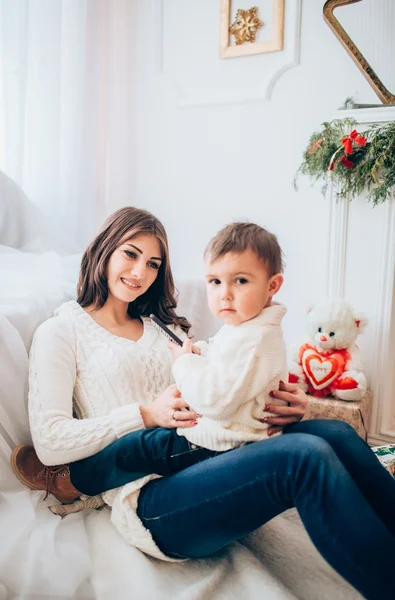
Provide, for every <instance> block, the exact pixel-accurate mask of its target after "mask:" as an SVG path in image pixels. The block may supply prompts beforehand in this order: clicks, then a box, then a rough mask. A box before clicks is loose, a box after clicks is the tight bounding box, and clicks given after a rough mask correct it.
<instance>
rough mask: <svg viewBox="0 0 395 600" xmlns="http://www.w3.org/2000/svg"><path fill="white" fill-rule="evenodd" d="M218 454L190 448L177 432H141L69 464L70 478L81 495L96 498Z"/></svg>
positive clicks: (173, 471) (191, 445) (149, 430)
mask: <svg viewBox="0 0 395 600" xmlns="http://www.w3.org/2000/svg"><path fill="white" fill-rule="evenodd" d="M217 454H218V452H214V451H212V450H207V449H206V448H201V447H200V446H195V444H191V443H190V442H188V440H187V439H186V438H185V437H184V436H180V435H177V430H176V429H165V428H163V427H156V428H155V429H140V430H138V431H132V432H131V433H128V434H126V435H124V436H123V437H121V438H119V439H118V440H116V441H115V442H113V443H112V444H110V445H109V446H107V447H106V448H104V449H103V450H100V452H98V453H97V454H94V455H93V456H90V457H88V458H84V459H82V460H78V461H76V462H73V463H71V464H70V478H71V481H72V483H73V485H74V487H76V488H77V490H79V491H80V492H82V493H83V494H87V495H88V496H95V495H96V494H101V493H102V492H106V491H107V490H112V489H114V488H117V487H120V486H122V485H125V483H129V482H131V481H135V480H136V479H140V477H144V476H145V475H151V474H152V473H157V474H158V475H163V476H166V475H172V474H174V473H178V471H181V470H183V469H186V468H187V467H190V466H192V465H194V464H196V463H198V462H200V461H202V460H205V459H207V458H211V457H213V456H216V455H217Z"/></svg>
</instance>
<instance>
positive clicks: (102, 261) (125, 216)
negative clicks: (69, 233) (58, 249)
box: [77, 206, 191, 333]
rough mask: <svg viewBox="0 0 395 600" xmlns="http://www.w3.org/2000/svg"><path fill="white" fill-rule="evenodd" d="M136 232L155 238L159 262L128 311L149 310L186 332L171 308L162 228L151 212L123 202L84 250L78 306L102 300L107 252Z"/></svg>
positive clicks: (137, 314)
mask: <svg viewBox="0 0 395 600" xmlns="http://www.w3.org/2000/svg"><path fill="white" fill-rule="evenodd" d="M140 234H150V235H154V236H155V237H156V238H157V240H158V242H159V245H160V249H161V253H162V264H161V266H160V268H159V272H158V276H157V278H156V279H155V281H154V283H153V284H152V285H151V287H150V288H149V289H148V290H147V291H146V292H145V293H144V294H142V295H141V296H139V298H137V299H136V300H135V301H134V302H130V303H129V307H128V314H129V315H130V316H131V317H133V318H136V317H140V316H143V317H147V316H149V315H150V314H151V313H153V314H154V315H156V316H157V317H159V319H161V321H163V322H164V323H166V325H171V324H173V325H179V326H180V327H181V328H182V329H183V330H184V331H185V332H186V333H188V331H189V329H190V327H191V325H190V323H188V321H187V320H186V319H185V318H183V317H178V316H177V315H176V312H175V308H176V307H177V296H178V292H177V290H176V288H175V285H174V279H173V274H172V272H171V267H170V260H169V246H168V242H167V235H166V231H165V228H164V227H163V225H162V223H161V222H160V221H159V219H157V218H156V217H154V215H152V214H151V213H149V212H148V211H146V210H142V209H140V208H134V207H133V206H125V207H124V208H120V209H119V210H117V211H116V212H115V213H113V214H112V215H111V216H110V217H109V218H108V219H107V221H106V222H105V223H104V225H103V227H102V229H101V230H100V231H99V233H98V234H97V236H96V237H95V239H94V240H93V241H92V242H91V243H90V244H89V246H88V248H87V249H86V250H85V252H84V255H83V257H82V261H81V269H80V276H79V281H78V287H77V302H78V304H80V306H82V307H85V306H91V305H93V306H94V307H95V308H96V309H98V308H101V307H102V306H103V305H104V304H105V302H106V300H107V298H108V284H107V275H106V270H107V264H108V261H109V259H110V256H111V255H112V253H113V252H114V251H115V250H116V249H117V248H118V247H119V246H120V245H121V244H122V243H123V242H124V241H126V240H129V239H131V238H133V237H135V236H137V235H140Z"/></svg>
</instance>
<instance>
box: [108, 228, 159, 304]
mask: <svg viewBox="0 0 395 600" xmlns="http://www.w3.org/2000/svg"><path fill="white" fill-rule="evenodd" d="M161 264H162V252H161V249H160V245H159V242H158V239H157V238H156V237H155V236H154V235H151V234H146V233H143V234H140V235H137V236H135V237H132V238H129V239H125V241H124V242H122V244H121V245H120V246H119V247H118V248H117V249H116V250H114V252H113V253H112V255H111V257H110V260H109V261H108V265H107V283H108V297H109V299H110V298H112V299H113V300H118V301H121V302H126V303H129V302H133V301H134V300H136V298H138V297H139V296H141V295H142V294H144V293H145V292H146V291H147V290H148V288H149V287H150V286H151V285H152V284H153V283H154V281H155V279H156V278H157V276H158V271H159V267H160V266H161Z"/></svg>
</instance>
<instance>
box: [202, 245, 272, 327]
mask: <svg viewBox="0 0 395 600" xmlns="http://www.w3.org/2000/svg"><path fill="white" fill-rule="evenodd" d="M205 269H206V288H207V299H208V305H209V308H210V311H211V312H212V314H213V315H214V316H215V317H218V318H219V319H221V321H223V322H224V323H227V324H228V325H240V323H244V322H245V321H249V320H250V319H253V318H254V317H256V316H257V315H258V314H259V313H260V312H261V311H262V309H263V308H264V307H265V306H269V305H270V304H271V300H272V297H273V296H274V294H276V293H277V292H278V290H279V289H280V287H281V285H282V283H283V276H282V275H281V273H278V274H277V275H273V276H272V277H269V276H268V273H267V269H266V267H265V265H264V264H263V263H262V261H260V260H259V258H258V256H257V255H256V254H255V252H253V251H252V250H245V251H244V252H241V253H235V252H229V253H228V254H225V255H224V256H221V257H220V258H218V259H217V260H216V261H214V262H211V261H210V256H207V257H206V260H205Z"/></svg>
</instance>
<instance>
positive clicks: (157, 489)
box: [137, 420, 395, 600]
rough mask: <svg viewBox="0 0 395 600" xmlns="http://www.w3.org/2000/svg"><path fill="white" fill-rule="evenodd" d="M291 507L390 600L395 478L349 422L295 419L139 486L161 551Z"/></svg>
mask: <svg viewBox="0 0 395 600" xmlns="http://www.w3.org/2000/svg"><path fill="white" fill-rule="evenodd" d="M291 507H296V508H297V510H298V512H299V515H300V517H301V519H302V521H303V524H304V526H305V528H306V530H307V532H308V534H309V536H310V538H311V539H312V541H313V543H314V544H315V546H316V548H317V549H318V551H319V552H320V553H321V555H322V556H323V557H324V558H325V559H326V560H327V562H328V563H329V564H330V565H331V566H332V567H333V568H334V569H335V570H336V571H337V572H338V573H340V575H342V576H343V577H344V578H345V579H346V580H347V581H349V582H350V583H351V585H353V586H354V587H355V588H356V589H357V590H359V591H360V593H361V594H362V595H364V596H365V598H367V599H368V600H393V598H394V597H395V583H394V578H393V569H394V567H395V508H394V507H395V480H393V478H392V477H391V476H390V475H389V473H388V472H387V471H386V470H385V469H384V468H383V467H382V466H381V465H380V463H379V461H378V460H377V458H376V457H375V456H374V454H373V453H372V451H371V450H370V448H369V447H368V446H367V444H366V443H365V442H364V441H363V440H362V439H361V438H360V437H359V436H358V435H357V434H356V433H355V431H354V430H353V429H352V427H350V426H349V425H347V424H345V423H342V422H339V421H327V420H314V421H304V422H301V423H297V424H295V425H291V426H289V427H288V428H286V430H285V431H284V435H282V436H280V437H276V438H273V439H268V440H265V441H262V442H256V443H253V444H248V445H246V446H244V447H242V448H239V449H236V450H232V451H230V452H226V453H223V454H219V455H218V456H215V457H212V458H209V459H208V460H205V461H203V462H200V463H198V464H195V465H194V466H191V467H189V468H187V469H185V470H184V471H181V472H179V473H177V474H175V475H171V476H169V477H164V478H162V479H155V480H153V481H151V482H149V483H148V484H147V485H146V486H145V487H144V488H143V489H142V490H141V492H140V496H139V501H138V507H137V512H138V515H139V517H140V519H141V520H142V522H143V523H144V525H145V527H146V528H147V529H149V530H150V532H151V534H152V536H153V538H154V540H155V542H156V543H157V545H158V546H159V548H160V549H161V550H162V551H163V552H164V553H165V554H167V555H169V556H172V557H188V558H201V557H207V556H211V555H212V554H214V553H215V552H216V551H218V550H219V549H221V548H223V547H224V546H226V545H227V544H229V543H231V542H232V541H235V540H238V539H239V538H242V537H243V536H245V535H247V534H248V533H250V532H252V531H254V530H255V529H257V528H258V527H260V526H261V525H263V524H264V523H267V521H269V520H270V519H272V518H273V517H275V516H276V515H278V514H280V513H282V512H283V511H285V510H287V509H288V508H291ZM301 560H303V557H301Z"/></svg>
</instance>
